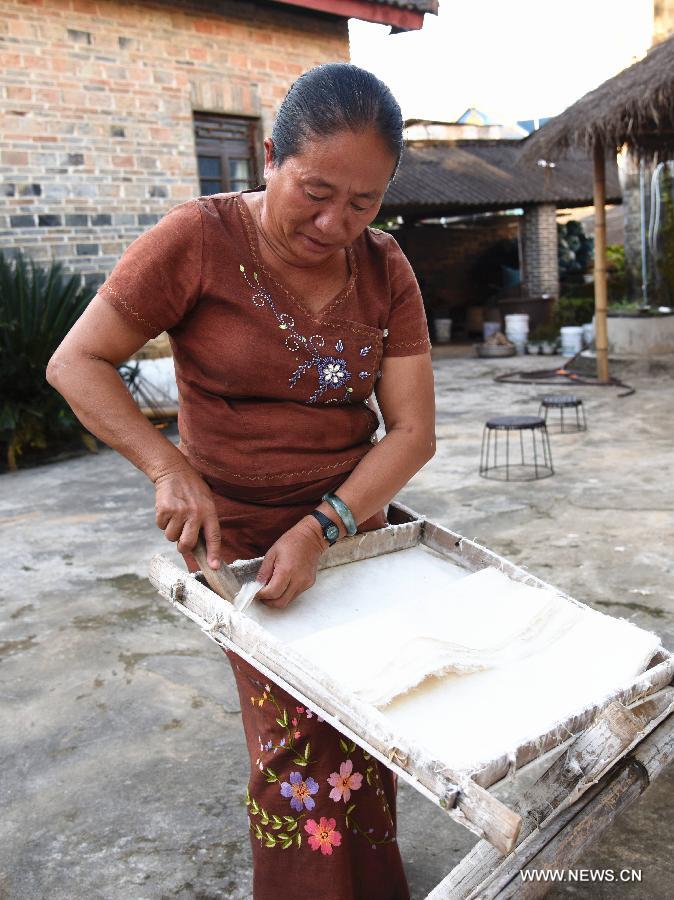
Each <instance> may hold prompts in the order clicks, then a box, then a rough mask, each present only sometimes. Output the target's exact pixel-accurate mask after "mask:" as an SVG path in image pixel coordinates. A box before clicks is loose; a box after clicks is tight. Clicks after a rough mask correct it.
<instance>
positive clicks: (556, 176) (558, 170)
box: [382, 140, 621, 216]
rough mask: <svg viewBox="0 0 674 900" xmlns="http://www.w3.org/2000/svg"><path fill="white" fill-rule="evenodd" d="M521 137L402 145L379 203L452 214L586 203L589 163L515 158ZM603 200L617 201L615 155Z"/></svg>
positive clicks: (392, 209)
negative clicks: (541, 162) (552, 163)
mask: <svg viewBox="0 0 674 900" xmlns="http://www.w3.org/2000/svg"><path fill="white" fill-rule="evenodd" d="M521 147H522V142H521V141H508V140H500V141H489V140H475V141H455V142H451V143H449V142H447V143H430V142H429V143H425V142H417V143H414V144H411V145H409V146H407V147H406V148H405V153H404V154H403V160H402V163H401V165H400V169H399V171H398V174H397V175H396V178H395V180H394V182H393V184H392V185H391V186H390V188H389V189H388V191H387V193H386V196H385V197H384V203H383V204H382V212H383V213H384V214H387V215H396V214H398V215H405V214H407V215H425V216H429V215H458V214H461V213H466V212H480V211H485V212H486V211H489V210H500V209H513V208H517V207H521V206H526V205H528V204H532V203H556V204H557V206H559V207H566V206H568V207H574V206H589V205H591V204H592V161H591V160H590V159H588V158H587V157H584V156H580V155H575V156H571V157H570V158H569V159H565V160H561V161H559V162H558V163H557V164H556V166H555V167H554V168H549V167H542V166H539V165H537V163H535V162H534V163H528V164H525V163H523V162H522V161H521V160H520V151H521ZM606 199H607V202H610V203H615V202H620V200H621V192H620V184H619V181H618V168H617V165H616V162H615V157H611V158H608V159H607V163H606Z"/></svg>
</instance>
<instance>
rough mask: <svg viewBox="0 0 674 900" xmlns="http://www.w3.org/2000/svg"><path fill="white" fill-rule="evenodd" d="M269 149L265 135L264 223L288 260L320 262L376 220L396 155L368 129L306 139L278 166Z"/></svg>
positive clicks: (296, 263) (302, 262)
mask: <svg viewBox="0 0 674 900" xmlns="http://www.w3.org/2000/svg"><path fill="white" fill-rule="evenodd" d="M272 150H273V148H272V144H271V141H270V140H269V138H267V140H266V141H265V153H266V158H265V171H264V174H265V178H266V181H267V190H266V193H265V200H264V213H263V225H264V226H265V229H266V230H267V231H268V232H271V233H270V234H269V235H268V236H269V237H270V238H271V240H273V241H274V243H275V245H277V250H278V252H280V253H281V254H282V256H283V258H284V259H285V261H286V262H289V263H292V264H293V265H297V266H315V265H320V264H321V263H323V262H325V261H326V260H327V259H329V257H330V256H332V255H333V254H334V253H336V252H338V251H340V250H343V248H344V247H347V246H348V245H349V244H351V243H352V242H353V241H354V240H355V239H356V238H357V237H358V235H359V234H360V233H361V232H362V231H363V230H364V229H365V228H366V227H367V226H368V225H369V224H370V223H371V222H372V221H374V219H375V218H376V216H377V213H378V212H379V207H380V206H381V202H382V199H383V197H384V194H385V192H386V188H387V187H388V183H389V181H390V180H391V176H392V175H393V170H394V168H395V157H394V156H393V155H392V153H391V151H390V150H389V149H388V147H387V146H386V144H385V143H384V141H383V140H382V138H381V137H380V136H379V134H378V133H377V132H376V131H374V130H372V129H369V130H367V131H362V132H357V133H354V132H352V131H348V130H347V131H340V132H337V133H336V134H332V135H328V136H327V137H325V138H312V139H310V140H307V141H305V143H304V145H303V146H302V149H301V152H300V153H298V154H297V155H296V156H292V157H289V158H288V159H286V160H285V162H284V163H283V164H282V165H281V166H277V165H275V164H274V162H273V154H272Z"/></svg>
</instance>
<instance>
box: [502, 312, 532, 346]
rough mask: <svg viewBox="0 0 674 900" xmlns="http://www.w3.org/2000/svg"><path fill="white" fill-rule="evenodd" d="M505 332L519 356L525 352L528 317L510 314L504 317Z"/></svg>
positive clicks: (523, 314)
mask: <svg viewBox="0 0 674 900" xmlns="http://www.w3.org/2000/svg"><path fill="white" fill-rule="evenodd" d="M505 332H506V337H507V338H508V340H509V341H512V342H513V344H514V345H515V349H516V350H517V353H518V354H519V355H520V356H521V355H522V354H523V353H524V352H525V350H526V346H527V340H528V338H529V316H528V315H526V314H525V313H510V315H507V316H506V317H505Z"/></svg>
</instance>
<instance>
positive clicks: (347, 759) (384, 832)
mask: <svg viewBox="0 0 674 900" xmlns="http://www.w3.org/2000/svg"><path fill="white" fill-rule="evenodd" d="M227 655H228V656H229V660H230V662H231V664H232V669H233V671H234V676H235V678H236V682H237V686H238V688H239V696H240V699H241V711H242V715H243V725H244V729H245V732H246V742H247V744H248V752H249V754H250V763H251V777H250V782H249V784H248V791H247V794H246V804H247V807H248V820H249V826H250V836H251V843H252V847H253V873H254V874H253V896H254V900H272V898H273V900H281V898H282V900H295V898H298V900H299V898H302V900H304V898H305V897H307V896H313V897H315V898H317V900H409V890H408V888H407V881H406V878H405V873H404V870H403V865H402V860H401V858H400V852H399V850H398V844H397V842H396V813H395V776H394V775H393V773H392V772H391V771H390V770H389V769H387V768H386V766H383V765H382V764H381V763H379V762H378V761H377V760H376V759H374V758H373V757H372V756H370V755H369V754H368V753H365V751H363V750H362V749H361V748H360V747H358V746H357V745H356V744H354V743H353V742H351V741H348V740H346V739H345V738H344V737H342V736H341V735H340V734H339V732H338V731H336V730H335V729H334V728H333V727H332V726H331V725H328V724H327V723H326V722H324V721H323V720H322V719H321V718H319V717H318V716H317V715H315V714H314V713H312V712H311V710H309V709H306V708H305V707H303V706H302V705H301V704H300V703H299V702H298V701H297V700H296V699H295V698H294V697H292V696H291V695H290V694H288V693H287V692H286V691H284V690H282V689H281V688H280V687H278V686H277V685H275V684H274V683H273V682H272V681H267V680H265V679H264V677H263V676H262V675H261V674H260V673H259V672H258V671H257V670H256V669H254V668H253V667H252V666H250V665H249V664H248V663H247V662H245V661H244V660H243V659H241V657H239V656H237V655H236V654H234V653H228V654H227Z"/></svg>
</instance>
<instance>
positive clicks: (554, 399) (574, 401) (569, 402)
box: [541, 394, 583, 409]
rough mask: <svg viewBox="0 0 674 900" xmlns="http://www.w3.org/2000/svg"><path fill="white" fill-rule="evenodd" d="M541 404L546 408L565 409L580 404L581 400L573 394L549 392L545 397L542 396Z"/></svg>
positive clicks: (581, 403)
mask: <svg viewBox="0 0 674 900" xmlns="http://www.w3.org/2000/svg"><path fill="white" fill-rule="evenodd" d="M541 405H542V406H544V407H546V408H547V407H552V408H553V409H559V408H561V407H564V408H565V409H566V408H567V407H576V406H582V405H583V401H582V400H579V399H578V397H574V396H573V394H549V395H548V396H547V397H543V400H542V401H541Z"/></svg>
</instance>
